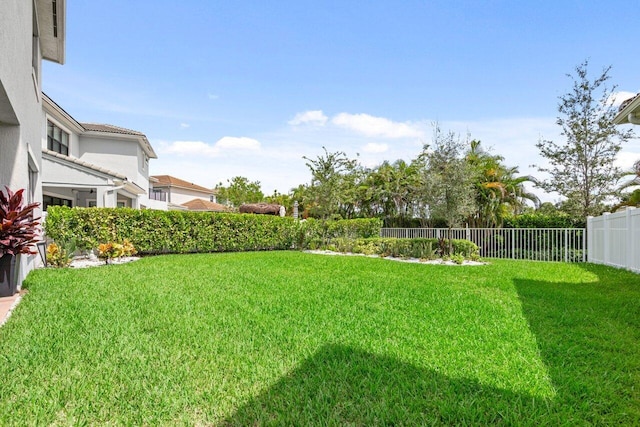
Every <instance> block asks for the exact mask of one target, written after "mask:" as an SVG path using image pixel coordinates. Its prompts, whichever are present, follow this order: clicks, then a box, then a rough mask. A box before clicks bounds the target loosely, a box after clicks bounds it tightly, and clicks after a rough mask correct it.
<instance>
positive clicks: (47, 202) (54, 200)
mask: <svg viewBox="0 0 640 427" xmlns="http://www.w3.org/2000/svg"><path fill="white" fill-rule="evenodd" d="M49 206H69V207H71V200H69V199H62V198H60V197H53V196H47V195H46V194H45V195H44V196H42V209H43V210H45V211H46V210H47V208H48V207H49Z"/></svg>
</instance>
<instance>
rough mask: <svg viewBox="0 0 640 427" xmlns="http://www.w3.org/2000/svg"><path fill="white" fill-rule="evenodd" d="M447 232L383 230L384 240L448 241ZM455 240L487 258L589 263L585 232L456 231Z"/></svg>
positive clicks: (446, 230) (553, 230)
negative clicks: (469, 243) (467, 242)
mask: <svg viewBox="0 0 640 427" xmlns="http://www.w3.org/2000/svg"><path fill="white" fill-rule="evenodd" d="M447 233H448V229H446V228H383V229H382V230H381V232H380V236H381V237H395V238H418V237H422V238H440V237H443V238H446V237H447V236H448V234H447ZM451 235H452V238H454V239H467V240H470V241H472V242H474V243H475V244H476V245H478V247H479V248H480V256H481V257H485V258H510V259H528V260H537V261H564V262H584V261H586V254H585V245H586V236H585V229H584V228H519V229H512V228H453V229H451Z"/></svg>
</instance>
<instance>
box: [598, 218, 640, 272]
mask: <svg viewBox="0 0 640 427" xmlns="http://www.w3.org/2000/svg"><path fill="white" fill-rule="evenodd" d="M587 235H588V236H589V237H588V239H589V242H588V248H589V258H588V261H589V262H593V263H596V264H606V265H610V266H613V267H618V268H626V269H628V270H631V271H634V272H636V273H640V209H635V208H627V209H626V210H624V211H622V212H616V213H612V214H610V213H605V214H604V215H602V216H599V217H595V218H594V217H589V218H587Z"/></svg>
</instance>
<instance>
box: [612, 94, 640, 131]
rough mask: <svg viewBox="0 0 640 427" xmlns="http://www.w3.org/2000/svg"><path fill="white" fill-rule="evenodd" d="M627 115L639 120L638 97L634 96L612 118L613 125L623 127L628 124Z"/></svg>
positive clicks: (639, 101)
mask: <svg viewBox="0 0 640 427" xmlns="http://www.w3.org/2000/svg"><path fill="white" fill-rule="evenodd" d="M629 114H633V115H635V116H636V117H637V118H638V119H640V96H638V95H636V97H635V98H633V100H632V101H631V102H629V103H628V104H627V105H626V106H625V107H624V108H623V109H622V110H620V111H619V112H618V114H616V116H615V117H614V118H613V123H614V124H616V125H623V124H627V123H630V122H629Z"/></svg>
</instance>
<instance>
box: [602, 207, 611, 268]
mask: <svg viewBox="0 0 640 427" xmlns="http://www.w3.org/2000/svg"><path fill="white" fill-rule="evenodd" d="M609 215H611V212H605V213H603V214H602V230H603V231H604V236H603V239H602V241H603V244H604V251H603V256H602V258H603V261H604V264H605V265H609V264H610V263H609V258H610V257H611V254H610V251H609V240H610V239H609Z"/></svg>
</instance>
